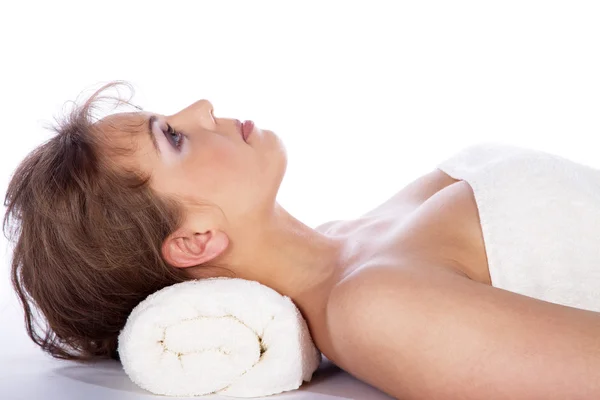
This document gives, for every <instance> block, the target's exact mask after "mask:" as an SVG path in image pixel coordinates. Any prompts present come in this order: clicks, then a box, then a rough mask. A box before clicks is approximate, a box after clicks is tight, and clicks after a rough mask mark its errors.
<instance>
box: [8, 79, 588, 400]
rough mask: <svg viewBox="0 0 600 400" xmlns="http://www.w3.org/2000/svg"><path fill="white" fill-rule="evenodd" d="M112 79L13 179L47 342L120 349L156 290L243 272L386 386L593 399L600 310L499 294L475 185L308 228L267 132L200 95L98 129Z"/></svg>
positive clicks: (15, 209) (73, 349) (324, 344)
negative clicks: (283, 198)
mask: <svg viewBox="0 0 600 400" xmlns="http://www.w3.org/2000/svg"><path fill="white" fill-rule="evenodd" d="M117 84H118V82H115V83H112V84H109V85H106V86H105V87H103V88H102V89H100V90H99V91H98V92H96V93H95V94H94V95H93V96H92V97H91V98H90V99H89V100H88V101H87V102H86V103H85V104H84V105H83V106H82V107H80V108H78V109H75V110H74V111H73V112H72V113H71V114H70V115H68V116H67V118H66V119H65V120H64V121H62V122H61V123H60V124H59V125H58V126H57V127H56V128H55V129H56V131H57V135H55V136H54V137H52V138H51V139H50V140H49V141H47V142H46V143H44V144H43V145H41V146H40V147H38V148H37V149H35V150H34V151H33V152H32V153H31V154H30V155H29V156H28V157H27V158H26V159H25V160H24V161H23V162H22V164H21V165H20V166H19V168H18V169H17V171H16V172H15V174H14V176H13V178H12V181H11V182H10V186H9V188H8V192H7V196H6V200H5V203H6V205H7V206H8V210H7V214H6V216H5V221H4V222H5V229H6V228H7V227H8V226H9V225H11V224H10V221H11V220H14V221H15V222H17V224H15V226H16V227H18V228H19V229H17V230H15V231H14V232H12V233H13V236H14V237H15V239H16V246H15V250H14V255H13V262H12V278H13V284H14V287H15V289H16V291H17V293H18V294H19V296H20V298H21V301H22V303H23V306H24V309H25V314H26V323H27V330H28V333H29V335H30V337H31V338H32V340H34V341H35V342H36V343H37V344H38V345H40V346H41V347H42V348H43V349H44V350H45V351H47V352H49V353H50V354H52V355H53V356H55V357H59V358H65V359H72V360H88V359H94V358H106V357H112V358H115V359H118V354H117V351H116V349H117V335H118V333H119V331H120V330H121V328H122V327H123V326H124V324H125V322H126V319H127V316H128V315H129V312H130V311H131V309H132V308H133V307H135V305H137V304H138V303H139V302H140V301H141V300H143V299H144V298H145V297H146V296H148V295H149V294H151V293H153V292H155V291H157V290H159V289H161V288H163V287H165V286H168V285H172V284H174V283H177V282H181V281H184V280H188V279H200V278H203V277H209V276H235V277H238V278H243V279H248V280H256V281H259V282H261V283H262V284H265V285H267V286H269V287H271V288H273V289H275V290H277V291H278V292H279V293H281V294H283V295H287V296H289V297H290V298H292V299H293V300H294V302H295V303H296V305H297V306H298V308H299V309H300V310H301V312H302V313H303V315H304V317H305V318H306V320H307V322H308V325H309V328H310V330H311V333H312V335H313V339H314V341H315V343H316V345H317V347H318V348H319V349H320V350H321V351H322V352H323V354H324V355H325V356H326V357H327V358H329V359H330V360H332V361H333V362H334V363H336V364H337V365H338V366H340V367H341V368H343V369H344V370H346V371H348V372H349V373H351V374H352V375H354V376H356V377H357V378H359V379H361V380H363V381H366V382H368V383H370V384H372V385H373V386H376V387H378V388H380V389H381V390H382V391H385V392H387V393H388V394H390V395H392V396H395V397H398V398H403V399H425V398H427V399H430V398H445V399H451V398H461V399H462V398H465V399H466V398H469V399H481V398H515V399H516V398H518V399H532V398H545V399H564V398H571V399H576V398H577V399H583V398H590V399H591V398H600V314H598V313H597V312H594V311H591V310H584V309H579V308H574V307H569V306H565V305H560V304H553V303H551V302H547V301H543V300H541V299H535V298H533V297H529V296H525V295H522V294H518V293H515V292H511V291H509V290H502V289H500V288H498V287H494V285H493V284H492V277H491V274H490V268H489V265H488V259H487V254H486V247H485V242H484V236H483V231H482V224H481V222H480V219H479V214H478V204H477V202H476V199H475V196H474V192H473V189H472V187H471V186H470V185H469V183H468V182H467V181H465V180H462V179H457V178H453V177H452V176H450V175H449V174H447V173H446V172H444V171H442V169H439V168H435V169H433V170H432V171H431V172H430V173H428V174H426V175H424V176H422V177H420V178H418V179H416V180H415V181H414V182H412V183H411V184H409V185H408V186H406V187H405V188H403V189H401V190H400V191H399V192H398V193H397V194H396V195H395V196H393V197H392V198H391V199H389V200H388V201H386V202H385V203H384V204H382V205H380V206H379V207H377V208H376V209H374V210H372V211H370V212H368V213H366V214H364V215H363V216H362V217H360V218H358V219H356V220H349V221H331V222H328V223H325V224H323V225H321V226H319V227H317V228H314V229H313V228H310V227H308V226H306V225H305V224H303V223H302V222H300V221H298V220H297V219H295V218H294V217H293V216H291V215H290V214H289V213H288V212H287V211H286V210H284V209H283V208H282V207H281V206H280V205H279V204H278V203H277V202H276V195H277V192H278V189H279V187H280V184H281V181H282V179H283V176H284V173H285V170H286V165H287V159H286V151H285V148H284V145H283V143H282V142H281V141H280V139H279V138H278V137H277V135H275V134H274V133H273V132H271V131H269V130H266V129H259V128H258V127H251V128H252V131H251V133H250V135H249V136H247V137H245V136H244V134H243V133H244V129H243V128H242V126H241V123H240V122H239V121H238V120H236V119H228V118H217V117H215V116H214V113H213V106H212V104H211V103H210V102H208V101H206V100H200V101H198V102H195V103H193V104H192V105H190V106H189V107H187V108H185V109H183V110H181V111H180V112H178V113H176V114H173V115H168V116H167V115H161V114H157V113H150V112H133V113H119V114H113V115H110V116H108V117H105V118H104V119H102V120H100V121H97V122H95V123H93V122H91V118H90V110H91V109H93V106H94V101H95V98H96V97H97V96H98V95H99V93H100V92H102V91H103V90H105V89H107V88H109V87H112V86H115V85H117ZM246 127H247V126H246ZM448 169H451V168H450V164H448ZM547 172H548V171H546V173H547ZM33 306H35V307H37V308H38V309H39V310H40V311H41V312H42V313H43V316H44V317H45V319H46V320H47V327H46V329H45V330H44V331H43V332H42V333H41V334H40V333H39V332H37V331H36V330H35V329H34V325H33V324H34V322H33V313H32V307H33Z"/></svg>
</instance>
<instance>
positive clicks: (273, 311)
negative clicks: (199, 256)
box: [118, 277, 321, 397]
mask: <svg viewBox="0 0 600 400" xmlns="http://www.w3.org/2000/svg"><path fill="white" fill-rule="evenodd" d="M118 350H119V355H120V359H121V363H122V365H123V369H124V370H125V372H126V373H127V375H128V376H129V377H130V379H131V380H132V381H133V382H134V383H136V384H137V385H139V386H140V387H142V388H143V389H146V390H148V391H150V392H152V393H154V394H161V395H168V396H199V395H206V394H211V393H218V394H221V395H226V396H232V397H259V396H268V395H272V394H276V393H281V392H283V391H289V390H294V389H297V388H299V387H300V386H301V385H302V383H303V381H307V382H308V381H310V380H311V378H312V374H313V372H314V371H315V370H316V369H317V367H318V366H319V363H320V361H321V352H320V351H319V350H318V349H317V348H316V347H315V346H314V344H313V341H312V338H311V336H310V333H309V330H308V327H307V324H306V321H305V320H304V319H303V317H302V314H301V313H300V311H299V310H298V309H297V307H296V306H295V304H294V303H293V302H292V301H291V299H290V298H289V297H287V296H282V295H281V294H279V293H277V292H276V291H275V290H273V289H271V288H269V287H267V286H264V285H262V284H260V283H259V282H255V281H249V280H244V279H239V278H223V277H222V278H208V279H202V280H193V281H187V282H183V283H178V284H175V285H172V286H169V287H166V288H164V289H162V290H159V291H157V292H156V293H154V294H152V295H150V296H148V297H147V298H146V299H145V300H144V301H142V302H141V303H140V304H138V306H137V307H136V308H134V309H133V311H132V312H131V314H130V316H129V318H128V320H127V323H126V325H125V327H124V328H123V330H122V331H121V333H120V335H119V349H118Z"/></svg>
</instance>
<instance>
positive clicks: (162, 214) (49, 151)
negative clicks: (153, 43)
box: [3, 81, 186, 361]
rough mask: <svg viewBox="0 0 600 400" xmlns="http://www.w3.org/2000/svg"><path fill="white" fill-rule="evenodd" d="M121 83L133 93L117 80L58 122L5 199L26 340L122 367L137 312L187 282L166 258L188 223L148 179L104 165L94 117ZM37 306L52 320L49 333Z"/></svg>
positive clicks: (175, 204)
mask: <svg viewBox="0 0 600 400" xmlns="http://www.w3.org/2000/svg"><path fill="white" fill-rule="evenodd" d="M121 84H125V85H127V86H129V87H130V88H131V86H130V85H129V84H127V83H125V82H123V81H113V82H110V83H108V84H106V85H104V86H103V87H102V88H100V89H99V90H98V91H96V92H95V93H94V94H93V95H92V96H91V97H90V98H89V100H87V101H86V102H85V103H84V104H83V105H82V106H77V107H75V109H74V110H73V111H72V112H71V113H70V114H68V115H66V117H64V118H63V119H62V120H61V121H58V123H57V125H56V126H53V127H52V129H53V130H54V131H55V133H56V135H53V137H51V138H50V139H49V140H47V141H46V142H45V143H43V144H42V145H40V146H39V147H37V148H36V149H34V150H33V151H32V152H31V153H29V154H28V155H27V157H26V158H25V159H24V160H23V161H22V162H21V164H20V165H19V166H18V167H17V169H16V170H15V172H14V174H13V176H12V179H11V181H10V183H9V186H8V190H7V193H6V198H5V201H4V205H5V206H7V211H6V214H5V217H4V224H3V228H4V234H5V236H6V237H7V238H9V240H13V241H14V242H15V245H14V250H13V258H12V264H11V278H12V284H13V287H14V289H15V291H16V293H17V294H18V297H19V299H20V302H21V304H22V306H23V310H24V314H25V324H26V328H27V333H28V335H29V337H30V338H31V339H32V340H33V341H34V342H35V343H36V344H38V345H39V346H40V347H41V348H42V349H43V350H44V351H46V352H48V353H50V354H51V355H52V356H54V357H56V358H61V359H68V360H78V361H85V360H90V359H95V358H113V359H117V360H118V359H119V357H118V354H117V337H118V334H119V332H120V330H121V329H122V328H123V327H124V325H125V322H126V321H127V317H128V316H129V314H130V312H131V310H132V309H133V308H134V307H135V306H136V305H137V304H138V303H139V302H140V301H142V300H143V299H144V298H146V297H147V296H148V295H150V294H152V293H154V292H155V291H157V290H159V289H162V288H163V287H166V286H169V285H172V284H175V283H178V282H182V281H184V280H186V277H185V276H184V274H183V272H182V271H181V269H179V268H173V267H172V266H170V265H168V263H167V262H166V261H165V260H164V259H163V257H162V254H161V246H162V242H163V240H164V239H165V238H166V237H167V236H168V235H169V234H170V233H171V232H173V231H174V230H175V229H176V227H177V226H178V225H179V223H180V222H181V218H182V214H181V211H180V207H179V203H178V202H177V201H175V200H173V199H166V198H161V197H159V196H157V195H156V194H155V193H154V192H153V191H152V190H151V189H150V187H149V183H148V182H149V176H143V175H142V174H141V173H138V172H135V171H128V170H124V169H118V168H115V167H114V164H113V166H112V167H111V164H110V162H109V161H108V160H104V159H103V157H102V154H103V153H101V149H102V148H104V147H103V146H106V143H105V142H103V141H102V135H101V134H99V132H98V128H97V124H95V123H94V122H93V121H92V115H91V111H92V110H93V109H94V108H95V107H96V103H97V102H98V100H100V99H101V98H102V99H105V98H107V97H100V96H99V94H100V93H101V92H103V91H105V90H107V89H109V88H113V87H117V86H119V85H121ZM131 89H132V88H131ZM132 91H133V89H132ZM108 98H111V97H108ZM117 100H118V101H119V102H121V103H126V104H131V103H129V102H128V101H124V100H121V99H117ZM136 107H137V106H136ZM138 109H139V107H138ZM121 150H126V149H121ZM123 154H124V153H123ZM105 161H106V162H105ZM11 222H12V224H11ZM11 225H12V228H13V229H11V230H9V229H8V228H9V227H10V226H11ZM34 307H36V308H37V309H38V310H39V311H40V312H41V313H42V314H43V316H44V317H45V320H46V324H45V325H46V326H44V327H42V332H41V333H40V332H38V331H37V329H36V327H35V325H36V322H37V320H38V318H36V317H35V316H34V313H33V311H34Z"/></svg>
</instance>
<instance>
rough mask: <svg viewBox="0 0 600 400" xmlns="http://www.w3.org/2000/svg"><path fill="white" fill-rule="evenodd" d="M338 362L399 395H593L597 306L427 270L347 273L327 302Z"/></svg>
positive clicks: (599, 366)
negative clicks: (581, 306) (574, 305)
mask: <svg viewBox="0 0 600 400" xmlns="http://www.w3.org/2000/svg"><path fill="white" fill-rule="evenodd" d="M328 318H329V320H328V323H329V329H330V332H331V333H332V337H333V338H334V341H333V343H334V346H335V352H336V354H338V357H337V358H338V359H337V360H336V364H337V365H338V366H340V367H341V368H343V369H345V370H346V371H348V372H349V373H350V374H352V375H354V376H356V377H357V378H358V379H361V380H363V381H365V382H367V383H369V384H371V385H373V386H375V387H378V388H380V389H381V390H383V391H384V392H387V393H388V394H390V395H392V396H394V397H397V398H400V399H403V400H413V399H415V400H416V399H478V400H479V399H488V400H491V399H514V400H517V399H523V400H525V399H527V400H531V399H546V400H550V399H557V400H558V399H560V400H564V399H570V400H574V399H600V313H595V312H591V311H585V310H580V309H576V308H571V307H566V306H561V305H557V304H552V303H548V302H544V301H541V300H537V299H533V298H530V297H526V296H523V295H519V294H516V293H512V292H508V291H505V290H501V289H497V288H493V287H491V286H487V285H484V284H481V283H477V282H474V281H471V280H468V279H466V278H463V277H460V276H459V275H457V274H454V273H449V272H448V273H446V272H438V270H437V269H433V268H431V269H430V268H412V269H411V268H404V269H402V268H397V267H396V268H384V267H376V268H370V269H365V270H362V271H360V272H359V273H358V274H356V275H351V276H350V277H348V279H347V280H346V281H344V282H342V283H341V284H340V286H338V287H337V288H336V289H335V290H334V293H333V294H332V298H331V301H330V304H329V307H328Z"/></svg>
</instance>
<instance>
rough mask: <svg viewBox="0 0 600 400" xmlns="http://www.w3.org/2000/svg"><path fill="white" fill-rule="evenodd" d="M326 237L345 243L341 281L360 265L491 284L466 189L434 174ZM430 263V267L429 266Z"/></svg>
mask: <svg viewBox="0 0 600 400" xmlns="http://www.w3.org/2000/svg"><path fill="white" fill-rule="evenodd" d="M327 233H328V234H333V235H342V236H344V238H345V239H346V241H347V243H348V262H347V265H346V270H345V271H344V273H343V275H341V278H343V277H344V276H347V275H349V274H350V273H353V272H355V271H356V270H359V269H361V268H364V267H366V266H369V267H371V266H374V267H376V266H377V265H386V266H390V265H398V266H405V264H406V263H407V262H410V263H413V264H415V265H413V266H414V267H420V266H423V267H425V266H427V265H432V266H435V267H436V268H437V267H447V268H449V269H454V270H455V271H456V272H458V273H461V274H464V275H465V276H467V277H468V278H470V279H473V280H476V281H479V282H483V283H487V284H491V282H490V277H489V269H488V264H487V257H486V253H485V245H484V240H483V235H482V231H481V224H480V221H479V214H478V210H477V204H476V202H475V199H474V196H473V192H472V189H471V187H470V186H469V185H468V184H467V183H466V182H464V181H458V180H455V179H452V178H451V177H449V176H448V175H446V174H445V173H443V172H441V171H439V170H435V171H434V172H432V173H430V174H427V175H425V176H423V177H421V178H419V179H417V180H416V181H414V182H412V183H411V184H409V185H408V186H407V187H405V188H404V189H402V190H401V191H400V192H398V193H397V194H396V195H394V196H393V197H392V198H390V199H389V200H388V201H386V202H385V203H383V204H381V205H380V206H378V207H377V208H375V209H374V210H372V211H370V212H368V213H366V214H364V215H363V216H361V217H360V218H358V219H356V220H350V221H335V222H332V223H330V224H329V226H328V227H327ZM433 264H435V265H433Z"/></svg>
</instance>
